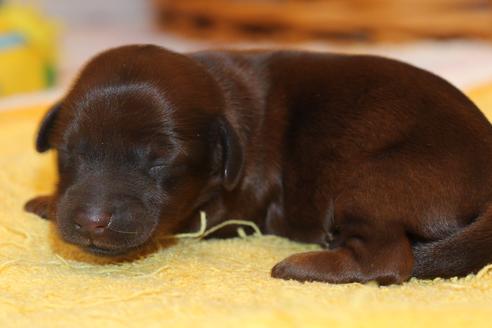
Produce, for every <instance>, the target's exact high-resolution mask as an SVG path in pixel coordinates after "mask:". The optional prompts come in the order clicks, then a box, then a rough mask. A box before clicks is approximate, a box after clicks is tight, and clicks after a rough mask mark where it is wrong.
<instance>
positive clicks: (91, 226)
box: [74, 212, 112, 235]
mask: <svg viewBox="0 0 492 328" xmlns="http://www.w3.org/2000/svg"><path fill="white" fill-rule="evenodd" d="M111 217H112V215H111V213H105V212H94V213H80V214H79V215H77V216H76V217H75V220H74V221H75V229H77V230H80V231H83V232H86V233H89V234H91V235H100V234H102V233H103V232H104V231H106V229H107V227H108V225H109V222H110V221H111Z"/></svg>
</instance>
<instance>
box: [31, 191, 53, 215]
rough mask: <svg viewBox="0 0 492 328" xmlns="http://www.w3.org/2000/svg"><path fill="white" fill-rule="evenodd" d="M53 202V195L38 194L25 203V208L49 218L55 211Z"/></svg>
mask: <svg viewBox="0 0 492 328" xmlns="http://www.w3.org/2000/svg"><path fill="white" fill-rule="evenodd" d="M53 202H54V200H53V196H38V197H35V198H33V199H31V200H29V201H28V202H27V203H26V204H25V205H24V210H25V211H27V212H30V213H34V214H36V215H38V216H39V217H41V218H43V219H48V218H49V217H50V216H51V214H52V213H53Z"/></svg>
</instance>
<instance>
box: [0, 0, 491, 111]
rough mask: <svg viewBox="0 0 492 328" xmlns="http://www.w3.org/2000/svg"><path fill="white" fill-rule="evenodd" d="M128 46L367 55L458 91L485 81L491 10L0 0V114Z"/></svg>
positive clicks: (352, 0)
mask: <svg viewBox="0 0 492 328" xmlns="http://www.w3.org/2000/svg"><path fill="white" fill-rule="evenodd" d="M129 43H154V44H158V45H161V46H164V47H167V48H170V49H172V50H175V51H181V52H186V51H194V50H199V49H204V48H214V47H216V48H224V47H230V48H301V49H307V50H312V51H336V52H347V53H372V54H379V55H385V56H390V57H393V58H398V59H401V60H404V61H407V62H410V63H413V64H415V65H418V66H420V67H423V68H426V69H428V70H430V71H433V72H435V73H437V74H439V75H441V76H443V77H445V78H446V79H448V80H450V81H451V82H452V83H454V84H455V85H457V86H458V87H460V88H462V89H463V88H469V87H473V86H475V85H479V84H481V83H484V82H490V81H492V0H84V1H76V0H24V1H21V0H17V1H15V0H0V110H5V109H9V108H16V107H22V106H29V105H34V104H40V103H48V102H51V101H54V100H56V99H58V98H59V97H61V96H62V95H63V93H64V92H65V90H66V89H67V88H68V87H69V86H70V81H71V80H72V79H73V78H74V77H75V76H76V74H77V71H78V70H79V69H80V67H81V66H82V65H83V64H84V62H86V61H87V60H88V59H89V58H90V57H91V56H93V55H94V54H96V53H98V52H100V51H102V50H104V49H107V48H110V47H114V46H118V45H123V44H129Z"/></svg>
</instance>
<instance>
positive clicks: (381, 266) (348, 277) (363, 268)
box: [271, 231, 413, 285]
mask: <svg viewBox="0 0 492 328" xmlns="http://www.w3.org/2000/svg"><path fill="white" fill-rule="evenodd" d="M388 234H391V235H390V236H387V237H385V236H377V235H373V236H371V235H365V236H356V235H353V236H350V237H348V238H347V239H346V241H345V242H344V244H343V245H341V246H339V247H337V248H335V249H332V250H322V251H314V252H307V253H299V254H294V255H292V256H290V257H288V258H286V259H285V260H283V261H281V262H280V263H278V264H277V265H276V266H275V267H273V269H272V273H271V274H272V277H274V278H281V279H294V280H299V281H322V282H329V283H349V282H367V281H373V280H375V281H377V282H378V283H380V284H382V285H387V284H394V283H402V282H404V281H406V280H408V278H409V277H410V275H411V273H412V266H413V256H412V249H411V246H410V243H409V241H408V239H407V238H406V236H405V234H404V233H402V232H399V233H397V232H391V231H388ZM388 237H389V238H388Z"/></svg>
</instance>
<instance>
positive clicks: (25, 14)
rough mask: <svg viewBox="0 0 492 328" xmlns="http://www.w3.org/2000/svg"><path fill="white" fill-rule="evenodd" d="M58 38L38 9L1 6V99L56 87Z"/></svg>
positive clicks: (53, 25)
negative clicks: (15, 94)
mask: <svg viewBox="0 0 492 328" xmlns="http://www.w3.org/2000/svg"><path fill="white" fill-rule="evenodd" d="M56 35H57V27H56V25H55V24H54V23H52V22H50V21H48V20H46V19H45V18H43V17H42V16H41V15H40V14H39V13H38V12H37V11H36V10H35V9H33V8H29V7H20V6H7V5H4V6H0V97H2V96H6V95H10V94H13V93H17V92H29V91H34V90H39V89H43V88H45V87H49V86H51V85H53V83H54V80H55V63H56V60H57V58H56V53H57V47H56Z"/></svg>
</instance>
